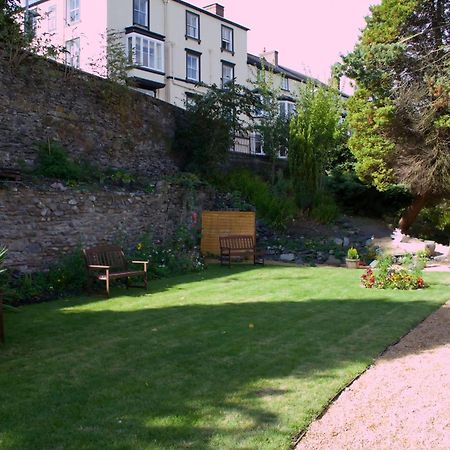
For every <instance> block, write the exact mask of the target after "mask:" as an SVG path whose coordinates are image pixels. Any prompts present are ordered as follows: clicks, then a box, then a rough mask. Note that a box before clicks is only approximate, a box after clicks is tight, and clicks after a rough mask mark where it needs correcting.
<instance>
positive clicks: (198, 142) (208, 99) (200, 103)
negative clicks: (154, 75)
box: [175, 82, 256, 176]
mask: <svg viewBox="0 0 450 450" xmlns="http://www.w3.org/2000/svg"><path fill="white" fill-rule="evenodd" d="M186 106H187V111H186V114H184V115H180V117H179V123H178V125H177V130H176V136H175V147H176V150H177V152H178V153H179V154H180V155H181V156H182V157H183V159H184V160H185V161H186V168H187V169H189V170H193V171H195V172H198V173H200V174H202V175H207V176H208V175H211V174H213V173H214V172H216V171H217V169H218V168H219V166H220V164H221V163H223V162H224V161H225V160H226V158H227V156H228V154H229V151H230V149H231V148H232V147H233V145H234V140H235V137H236V136H241V135H246V134H248V132H249V131H250V130H251V128H252V125H251V122H250V120H249V118H250V117H251V116H252V114H253V111H254V109H255V106H256V98H255V95H254V93H253V92H251V91H250V90H249V89H247V88H245V87H243V86H241V85H239V84H236V83H234V82H230V83H228V85H227V86H226V87H225V88H219V87H217V86H216V85H213V86H211V87H210V88H209V89H208V90H207V92H206V93H205V94H204V95H197V96H196V97H195V99H194V101H193V103H192V104H188V105H186Z"/></svg>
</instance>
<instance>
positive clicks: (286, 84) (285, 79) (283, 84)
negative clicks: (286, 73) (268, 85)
mask: <svg viewBox="0 0 450 450" xmlns="http://www.w3.org/2000/svg"><path fill="white" fill-rule="evenodd" d="M281 89H283V90H284V91H289V78H288V77H283V78H282V81H281Z"/></svg>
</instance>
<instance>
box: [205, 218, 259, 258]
mask: <svg viewBox="0 0 450 450" xmlns="http://www.w3.org/2000/svg"><path fill="white" fill-rule="evenodd" d="M233 235H246V236H253V241H254V242H255V241H256V217H255V213H254V212H240V211H203V212H202V240H201V247H200V248H201V252H202V254H203V255H204V256H207V255H214V256H219V255H220V245H219V236H233Z"/></svg>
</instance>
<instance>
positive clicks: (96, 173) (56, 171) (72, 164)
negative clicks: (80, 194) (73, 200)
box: [33, 142, 136, 187]
mask: <svg viewBox="0 0 450 450" xmlns="http://www.w3.org/2000/svg"><path fill="white" fill-rule="evenodd" d="M33 174H34V175H37V176H40V177H46V178H57V179H59V180H62V181H66V182H69V183H75V184H76V183H80V182H85V183H100V184H109V185H113V186H122V187H130V186H132V185H133V184H134V183H135V181H136V179H135V177H134V176H133V175H132V174H130V173H129V172H127V171H126V170H124V169H113V168H106V169H104V170H100V169H98V168H96V167H94V166H92V165H90V164H89V163H87V162H77V161H74V160H73V159H72V158H70V156H69V154H68V153H67V151H66V149H65V148H64V147H62V146H61V144H59V143H56V142H47V143H42V144H40V145H39V146H38V159H37V169H36V170H35V171H34V172H33Z"/></svg>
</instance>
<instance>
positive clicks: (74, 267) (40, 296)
mask: <svg viewBox="0 0 450 450" xmlns="http://www.w3.org/2000/svg"><path fill="white" fill-rule="evenodd" d="M87 284H88V274H87V271H86V267H85V263H84V258H83V255H82V253H81V251H80V250H78V251H76V252H73V253H71V254H69V255H67V256H65V257H63V258H62V259H61V261H60V262H58V263H57V264H54V265H52V266H51V267H50V268H49V270H48V271H47V272H37V273H33V274H18V275H17V274H16V275H15V274H10V276H9V277H8V278H7V280H6V286H5V299H6V300H7V301H8V302H9V303H11V304H19V303H33V302H39V301H42V300H47V299H51V298H55V297H60V296H63V295H67V294H77V293H80V292H83V291H84V290H85V289H86V287H87Z"/></svg>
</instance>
